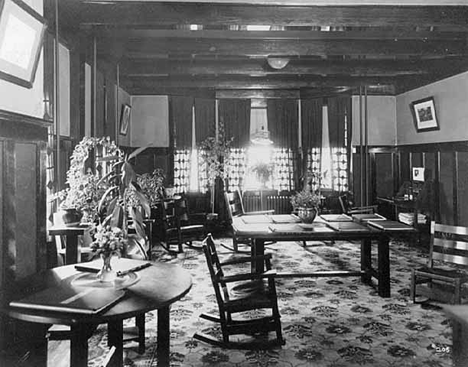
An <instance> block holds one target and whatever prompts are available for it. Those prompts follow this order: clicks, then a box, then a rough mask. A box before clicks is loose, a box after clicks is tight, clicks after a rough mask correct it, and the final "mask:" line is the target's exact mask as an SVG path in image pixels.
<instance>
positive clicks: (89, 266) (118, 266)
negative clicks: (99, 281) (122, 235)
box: [75, 257, 151, 275]
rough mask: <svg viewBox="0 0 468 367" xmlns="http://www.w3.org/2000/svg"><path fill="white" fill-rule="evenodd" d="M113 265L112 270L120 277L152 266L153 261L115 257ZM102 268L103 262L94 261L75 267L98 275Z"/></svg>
mask: <svg viewBox="0 0 468 367" xmlns="http://www.w3.org/2000/svg"><path fill="white" fill-rule="evenodd" d="M111 265H112V270H115V271H116V272H117V275H120V274H126V273H130V272H135V271H138V270H141V269H144V268H146V267H148V266H150V265H151V261H142V260H135V259H127V258H123V257H121V258H118V257H115V258H113V259H112V261H111ZM101 268H102V260H93V261H89V262H84V263H79V264H76V265H75V269H76V270H78V271H85V272H89V273H98V272H99V271H100V270H101Z"/></svg>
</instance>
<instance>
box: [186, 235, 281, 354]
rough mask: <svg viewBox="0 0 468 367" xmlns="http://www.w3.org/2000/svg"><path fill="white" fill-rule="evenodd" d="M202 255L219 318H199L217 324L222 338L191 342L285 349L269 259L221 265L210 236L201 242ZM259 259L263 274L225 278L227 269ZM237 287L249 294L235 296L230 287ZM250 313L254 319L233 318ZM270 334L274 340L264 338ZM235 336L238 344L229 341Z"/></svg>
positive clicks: (200, 336) (201, 336)
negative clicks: (279, 347)
mask: <svg viewBox="0 0 468 367" xmlns="http://www.w3.org/2000/svg"><path fill="white" fill-rule="evenodd" d="M203 251H204V253H205V257H206V263H207V266H208V270H209V272H210V276H211V282H212V284H213V288H214V292H215V295H216V301H217V303H218V309H219V316H214V315H209V314H205V313H204V314H202V315H200V317H201V318H203V319H206V320H209V321H213V322H217V323H219V324H220V326H221V333H222V336H221V339H214V338H212V337H211V336H208V335H206V334H202V333H196V334H195V335H194V338H195V339H198V340H201V341H204V342H207V343H210V344H213V345H216V346H220V347H222V348H240V349H259V348H260V349H265V348H271V347H277V346H281V345H284V343H285V342H284V339H283V336H282V332H281V321H280V314H279V310H278V301H277V296H276V286H275V275H276V273H275V272H274V271H272V270H271V262H270V258H271V255H266V256H256V257H255V258H253V257H243V258H237V259H235V260H230V261H226V262H223V263H221V262H220V260H219V257H218V254H217V252H216V245H215V243H214V241H213V238H212V237H211V235H210V234H209V235H208V237H207V238H206V239H205V241H204V244H203ZM260 258H261V259H262V260H263V261H264V262H265V268H266V271H265V272H264V273H260V274H255V273H242V274H239V273H237V274H233V275H226V274H225V269H226V267H228V266H231V265H234V266H235V265H237V264H241V263H245V262H251V261H252V260H258V259H260ZM239 282H241V283H239ZM239 284H242V285H243V286H246V287H239V288H241V289H248V291H246V292H245V293H243V292H242V291H239V292H238V294H237V295H234V294H233V286H234V285H239ZM236 288H237V287H236ZM249 311H252V312H251V314H252V315H253V314H255V315H256V316H249V317H248V318H246V316H247V315H245V314H242V315H243V317H242V318H241V319H239V318H237V319H235V318H234V317H235V315H237V316H239V314H240V313H244V312H249ZM270 332H274V333H275V334H276V338H275V339H268V337H267V335H268V333H270ZM234 335H236V336H237V338H236V339H237V340H232V339H230V338H231V337H232V336H234ZM241 335H243V337H241ZM258 336H260V337H258ZM257 337H258V338H257Z"/></svg>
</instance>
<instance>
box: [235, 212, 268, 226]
mask: <svg viewBox="0 0 468 367" xmlns="http://www.w3.org/2000/svg"><path fill="white" fill-rule="evenodd" d="M241 218H242V221H243V222H244V223H245V224H255V223H271V222H272V220H271V219H270V217H269V216H268V215H265V214H252V215H242V216H241Z"/></svg>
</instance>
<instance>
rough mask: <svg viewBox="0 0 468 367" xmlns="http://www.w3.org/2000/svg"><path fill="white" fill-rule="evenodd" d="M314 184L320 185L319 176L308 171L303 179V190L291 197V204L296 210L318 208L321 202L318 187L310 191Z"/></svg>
mask: <svg viewBox="0 0 468 367" xmlns="http://www.w3.org/2000/svg"><path fill="white" fill-rule="evenodd" d="M314 182H317V183H320V174H318V173H315V172H311V171H308V172H307V174H306V175H305V178H304V188H303V189H302V190H301V191H299V192H298V193H296V194H294V195H293V196H291V204H292V206H293V208H294V209H297V208H318V206H319V205H320V202H321V197H320V196H321V195H320V185H318V188H317V190H312V185H313V183H314Z"/></svg>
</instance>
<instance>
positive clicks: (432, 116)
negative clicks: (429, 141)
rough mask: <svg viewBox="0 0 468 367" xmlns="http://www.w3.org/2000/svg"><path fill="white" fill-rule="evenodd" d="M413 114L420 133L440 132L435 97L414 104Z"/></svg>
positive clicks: (412, 106) (412, 107) (412, 104)
mask: <svg viewBox="0 0 468 367" xmlns="http://www.w3.org/2000/svg"><path fill="white" fill-rule="evenodd" d="M411 112H412V113H413V119H414V123H415V125H416V130H417V131H418V132H421V131H430V130H439V122H438V121H437V115H436V110H435V105H434V98H433V97H428V98H424V99H420V100H418V101H415V102H412V103H411Z"/></svg>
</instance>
